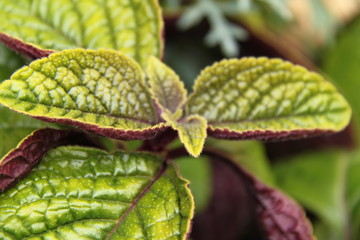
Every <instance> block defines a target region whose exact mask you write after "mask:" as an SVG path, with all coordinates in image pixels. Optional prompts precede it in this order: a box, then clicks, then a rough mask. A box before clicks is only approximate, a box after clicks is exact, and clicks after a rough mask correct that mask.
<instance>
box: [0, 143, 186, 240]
mask: <svg viewBox="0 0 360 240" xmlns="http://www.w3.org/2000/svg"><path fill="white" fill-rule="evenodd" d="M187 185H188V182H187V181H186V180H184V179H182V178H180V177H179V176H178V174H177V173H176V171H175V170H174V168H173V166H172V165H166V164H165V163H164V162H163V161H161V160H160V159H158V158H157V157H155V156H154V155H150V154H143V153H136V154H135V153H134V154H127V153H123V152H116V153H113V154H107V153H105V152H103V151H100V150H96V149H91V148H81V147H60V148H58V149H55V150H53V151H50V152H49V153H48V154H47V155H46V156H45V157H44V158H43V160H42V161H41V163H40V164H39V166H37V167H36V168H34V169H33V171H32V172H31V174H30V175H29V176H28V177H27V178H25V179H24V180H23V181H21V182H20V183H19V184H18V185H17V186H16V187H14V188H12V189H10V190H8V191H7V192H5V193H4V194H2V195H0V204H1V206H2V208H1V209H0V238H1V239H12V240H16V239H19V240H20V239H54V240H57V239H58V240H72V239H97V240H105V239H106V240H109V239H110V240H118V239H154V240H156V239H159V240H160V239H185V238H186V235H187V232H188V231H189V227H190V220H191V218H192V215H193V202H192V201H193V200H192V196H191V194H190V191H189V189H188V188H187Z"/></svg>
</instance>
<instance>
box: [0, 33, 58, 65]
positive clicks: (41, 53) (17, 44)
mask: <svg viewBox="0 0 360 240" xmlns="http://www.w3.org/2000/svg"><path fill="white" fill-rule="evenodd" d="M0 41H1V42H2V43H4V44H5V45H6V46H7V47H8V48H10V49H12V50H14V51H15V52H18V53H20V54H21V55H23V56H25V57H28V58H30V59H32V60H35V59H38V58H43V57H47V56H49V55H50V54H51V53H53V52H54V51H52V50H44V49H40V48H37V47H35V46H34V45H31V44H28V43H25V42H23V41H21V40H19V39H17V38H14V37H11V36H9V35H7V34H5V33H0Z"/></svg>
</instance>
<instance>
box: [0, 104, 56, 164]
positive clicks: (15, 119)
mask: <svg viewBox="0 0 360 240" xmlns="http://www.w3.org/2000/svg"><path fill="white" fill-rule="evenodd" d="M48 125H50V124H46V123H44V122H42V121H39V120H35V119H32V118H30V117H27V116H24V115H22V114H19V113H16V112H14V111H11V110H10V109H8V108H6V107H3V106H1V105H0V139H2V140H1V141H0V142H1V144H0V159H1V158H2V157H3V156H5V154H7V153H8V152H9V151H10V150H12V149H13V148H15V147H16V146H17V145H18V143H19V142H20V141H21V140H22V139H24V138H25V137H26V136H27V135H29V134H30V133H32V132H33V131H35V130H36V129H39V128H42V127H45V126H48ZM4 139H6V141H5V140H4Z"/></svg>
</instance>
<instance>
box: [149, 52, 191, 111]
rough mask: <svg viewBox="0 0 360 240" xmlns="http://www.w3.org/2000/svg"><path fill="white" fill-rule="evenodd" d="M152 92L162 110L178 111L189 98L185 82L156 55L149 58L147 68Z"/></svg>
mask: <svg viewBox="0 0 360 240" xmlns="http://www.w3.org/2000/svg"><path fill="white" fill-rule="evenodd" d="M147 76H148V78H149V84H150V92H151V94H152V96H153V98H154V99H155V101H156V103H157V104H158V106H159V107H160V108H161V111H162V112H164V111H165V110H169V111H170V112H171V113H176V112H177V111H178V110H180V109H181V108H182V107H183V106H184V104H185V102H186V98H187V92H186V90H185V87H184V83H183V82H182V81H181V80H180V78H179V76H178V75H176V73H175V72H174V71H173V70H172V69H170V68H169V67H167V66H166V65H165V64H164V63H162V62H161V61H160V60H159V59H157V58H155V57H151V58H149V64H148V68H147Z"/></svg>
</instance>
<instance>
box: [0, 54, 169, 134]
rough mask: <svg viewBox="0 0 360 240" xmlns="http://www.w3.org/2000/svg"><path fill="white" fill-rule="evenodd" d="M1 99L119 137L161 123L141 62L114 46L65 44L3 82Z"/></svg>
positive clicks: (152, 131)
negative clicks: (67, 46) (71, 46)
mask: <svg viewBox="0 0 360 240" xmlns="http://www.w3.org/2000/svg"><path fill="white" fill-rule="evenodd" d="M0 103H1V104H4V105H5V106H7V107H9V108H11V109H13V110H15V111H17V112H20V113H23V114H27V115H29V116H32V117H35V118H38V119H41V120H44V121H48V122H58V123H62V124H67V125H73V126H77V127H80V128H83V129H85V130H88V131H90V132H93V133H97V134H101V135H104V136H107V137H112V138H117V139H148V138H152V137H154V136H155V135H156V134H157V133H158V132H159V131H161V130H164V129H165V128H166V124H165V123H160V122H159V119H158V116H157V112H156V110H155V108H154V106H153V101H152V99H151V95H150V93H149V91H148V89H147V86H146V83H145V75H144V73H143V72H142V69H141V67H140V66H139V65H138V64H137V63H136V62H135V61H134V60H133V59H131V58H129V57H127V56H125V55H123V54H122V53H120V52H117V51H114V50H103V49H101V50H84V49H73V50H64V51H61V52H57V53H54V54H51V55H50V56H49V57H47V58H42V59H40V60H36V61H34V62H32V63H31V64H30V65H29V66H26V67H23V68H21V69H20V70H18V71H17V72H16V73H14V74H13V75H12V76H11V79H10V80H7V81H4V82H3V83H1V84H0Z"/></svg>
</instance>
